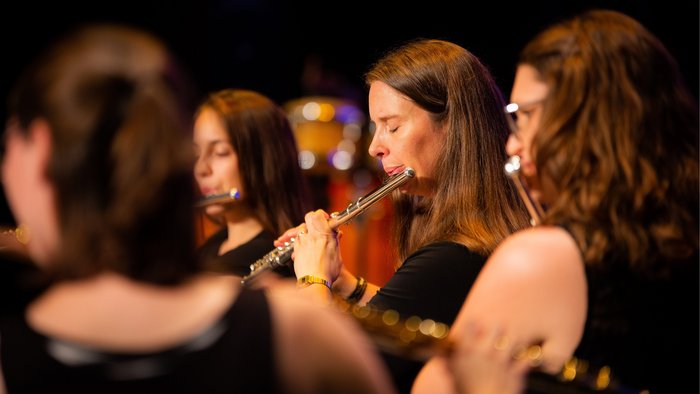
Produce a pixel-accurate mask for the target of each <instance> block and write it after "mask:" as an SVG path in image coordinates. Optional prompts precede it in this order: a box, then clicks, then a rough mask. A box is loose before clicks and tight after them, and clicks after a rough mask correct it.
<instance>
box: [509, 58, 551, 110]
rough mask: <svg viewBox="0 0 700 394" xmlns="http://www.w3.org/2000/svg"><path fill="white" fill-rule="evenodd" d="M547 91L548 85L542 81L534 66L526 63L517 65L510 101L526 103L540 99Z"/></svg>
mask: <svg viewBox="0 0 700 394" xmlns="http://www.w3.org/2000/svg"><path fill="white" fill-rule="evenodd" d="M548 92H549V87H548V86H547V84H546V83H544V81H542V77H541V75H540V73H539V72H537V70H536V69H535V68H534V67H532V66H530V65H528V64H521V65H519V66H518V69H517V70H516V72H515V80H514V81H513V90H512V91H511V94H510V101H511V102H512V103H518V104H527V103H530V102H534V101H538V100H542V99H544V98H545V97H546V96H547V93H548Z"/></svg>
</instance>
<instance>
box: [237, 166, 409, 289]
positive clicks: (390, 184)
mask: <svg viewBox="0 0 700 394" xmlns="http://www.w3.org/2000/svg"><path fill="white" fill-rule="evenodd" d="M415 176H416V172H415V171H413V169H412V168H410V167H408V168H406V169H405V170H403V172H401V173H398V174H395V175H393V176H391V177H390V178H389V179H387V180H386V181H385V182H384V183H383V184H382V185H381V186H380V187H378V188H377V189H375V190H373V191H372V192H370V193H369V194H367V195H365V196H363V197H360V198H358V199H357V200H356V201H354V202H352V203H350V205H348V207H347V208H345V210H344V211H342V212H337V213H334V214H332V215H331V217H330V219H328V225H329V226H330V228H332V229H335V228H337V227H338V226H340V225H341V224H343V223H346V222H348V221H349V220H351V219H352V218H354V217H355V216H357V215H359V214H360V213H362V212H364V211H365V210H366V209H367V208H369V207H370V206H371V205H372V204H374V203H375V202H377V201H379V200H380V199H382V198H383V197H385V196H386V195H387V194H389V193H391V192H392V191H393V190H395V189H396V188H398V187H399V186H401V185H403V184H404V183H406V182H408V181H409V180H410V179H411V178H413V177H415ZM294 241H295V238H292V239H290V240H289V242H286V243H285V244H284V246H278V247H277V248H275V249H274V250H272V252H270V253H268V254H266V255H265V256H263V257H261V258H260V259H259V260H258V261H256V262H254V263H253V264H251V265H250V274H248V275H247V276H244V277H243V278H242V279H241V283H243V284H244V285H245V284H249V283H250V282H252V281H253V280H255V278H257V277H258V276H259V275H260V274H262V273H264V272H267V271H270V270H273V269H275V268H277V267H282V266H284V265H285V264H287V263H288V262H289V261H290V260H291V258H292V252H293V251H294Z"/></svg>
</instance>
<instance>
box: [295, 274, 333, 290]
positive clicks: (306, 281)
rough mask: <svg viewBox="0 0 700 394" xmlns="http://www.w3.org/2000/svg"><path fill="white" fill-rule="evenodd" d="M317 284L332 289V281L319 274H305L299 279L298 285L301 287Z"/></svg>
mask: <svg viewBox="0 0 700 394" xmlns="http://www.w3.org/2000/svg"><path fill="white" fill-rule="evenodd" d="M316 284H318V285H324V286H326V287H327V288H328V290H331V282H330V281H328V280H325V279H323V278H321V277H319V276H313V275H304V276H302V277H301V278H299V280H297V287H299V288H304V287H309V286H311V285H316Z"/></svg>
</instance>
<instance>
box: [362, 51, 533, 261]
mask: <svg viewBox="0 0 700 394" xmlns="http://www.w3.org/2000/svg"><path fill="white" fill-rule="evenodd" d="M365 81H366V83H367V85H370V84H371V83H372V82H374V81H382V82H384V83H386V84H387V85H389V86H391V87H392V88H394V89H396V90H397V91H399V92H401V93H402V94H403V95H405V96H406V97H408V98H409V99H411V100H413V101H414V102H415V103H416V105H418V106H419V107H421V108H423V109H424V110H426V111H428V112H429V113H430V116H431V118H432V119H433V121H435V122H437V123H442V124H444V126H445V128H446V130H447V132H446V135H445V141H444V145H443V150H442V152H443V153H442V155H441V156H440V158H439V159H438V163H437V165H436V182H437V191H436V193H435V195H434V197H432V198H425V197H416V196H405V195H402V196H397V197H396V198H395V202H396V204H395V208H396V209H395V216H396V218H397V219H396V220H395V226H394V237H395V241H396V243H397V245H398V248H399V256H400V257H401V258H402V259H403V258H405V257H407V256H408V255H409V254H410V253H411V252H413V251H415V250H416V249H418V248H419V247H421V246H424V245H426V244H428V243H431V242H435V241H439V240H451V241H456V242H460V243H462V244H464V245H466V246H467V247H469V248H470V249H471V250H473V251H475V252H478V253H481V254H484V255H487V254H489V253H490V252H491V251H493V249H494V248H495V247H496V245H497V244H498V243H499V242H500V241H501V240H502V239H503V238H505V237H506V236H508V235H509V234H511V233H512V232H513V231H515V230H518V229H520V228H523V227H525V226H527V224H528V220H527V214H526V211H525V209H524V208H523V204H522V202H521V201H520V200H519V198H518V196H517V193H516V191H515V189H514V187H513V185H512V184H511V183H510V182H509V180H508V179H507V177H506V175H505V173H504V170H503V165H504V163H505V160H506V152H505V143H506V139H507V138H508V125H507V123H506V118H505V116H504V112H503V108H504V100H503V96H502V94H501V92H500V90H499V89H498V87H497V85H496V83H495V82H494V80H493V78H492V77H491V74H490V73H489V71H488V69H487V68H486V67H485V66H484V65H483V64H481V62H479V60H478V59H477V58H476V57H475V56H474V55H473V54H471V53H470V52H469V51H467V50H466V49H464V48H462V47H460V46H458V45H456V44H453V43H450V42H447V41H441V40H425V39H421V40H416V41H412V42H409V43H406V44H404V45H403V46H401V47H398V48H396V49H394V50H393V51H391V52H389V53H388V54H387V55H385V56H384V57H383V58H381V59H380V60H379V61H378V62H377V63H376V64H374V65H373V67H372V68H371V69H370V70H369V72H368V73H367V74H366V77H365Z"/></svg>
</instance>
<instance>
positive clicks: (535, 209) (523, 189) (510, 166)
mask: <svg viewBox="0 0 700 394" xmlns="http://www.w3.org/2000/svg"><path fill="white" fill-rule="evenodd" d="M505 170H506V175H508V177H509V178H510V179H511V180H512V181H513V183H514V184H515V187H516V189H518V194H519V195H520V198H521V199H522V200H523V202H524V203H525V208H527V211H528V212H529V213H530V224H531V225H533V226H537V225H538V224H540V223H542V216H543V215H544V209H543V208H542V205H540V203H539V201H537V200H535V199H534V198H532V196H531V195H530V192H529V190H528V188H527V186H526V185H525V182H523V180H522V178H521V177H520V156H518V155H513V156H511V157H509V158H508V160H507V161H506V164H505Z"/></svg>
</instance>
